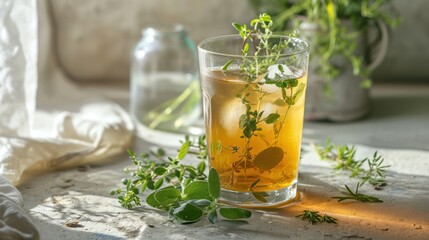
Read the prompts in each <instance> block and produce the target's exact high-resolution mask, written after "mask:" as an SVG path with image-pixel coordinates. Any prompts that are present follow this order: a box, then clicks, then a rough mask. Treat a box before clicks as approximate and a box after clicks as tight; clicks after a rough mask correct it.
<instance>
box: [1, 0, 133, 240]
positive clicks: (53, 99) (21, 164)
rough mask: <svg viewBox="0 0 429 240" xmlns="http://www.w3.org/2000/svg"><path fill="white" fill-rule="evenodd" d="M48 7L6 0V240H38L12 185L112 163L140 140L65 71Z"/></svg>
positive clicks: (116, 111)
mask: <svg viewBox="0 0 429 240" xmlns="http://www.w3.org/2000/svg"><path fill="white" fill-rule="evenodd" d="M45 1H46V0H38V1H37V0H0V235H1V238H2V239H16V238H21V239H38V233H37V230H36V229H35V228H34V226H33V225H32V224H31V222H30V220H29V219H28V218H27V217H26V216H25V212H24V211H23V210H22V208H21V206H22V204H23V201H22V197H21V195H20V193H19V192H18V190H16V188H14V187H13V186H12V185H18V184H19V183H20V182H22V181H23V180H25V179H26V177H27V175H29V174H30V173H33V172H37V173H39V174H40V173H43V172H46V171H52V170H57V169H63V168H68V167H73V166H79V165H83V164H89V163H99V162H103V161H106V160H107V159H108V158H109V157H111V156H114V155H116V154H119V153H121V152H123V151H124V150H125V149H126V148H127V147H128V146H129V145H130V144H131V141H132V137H133V130H134V125H133V122H132V120H131V119H130V117H129V115H128V114H127V112H126V111H125V110H124V109H122V108H121V107H120V106H118V105H117V104H115V103H112V102H108V101H106V100H104V99H102V98H101V97H99V96H97V95H98V94H97V93H96V92H89V91H87V90H84V89H80V88H78V87H76V86H75V85H74V84H73V83H71V82H70V81H69V80H68V79H67V78H66V77H65V75H64V74H63V73H62V72H61V69H60V68H59V67H58V64H57V63H56V61H55V58H54V57H53V56H55V55H54V54H53V49H52V46H54V43H53V42H52V41H51V29H50V27H49V25H50V23H49V17H48V16H49V15H48V11H47V7H46V5H47V4H46V2H45ZM36 92H37V97H36Z"/></svg>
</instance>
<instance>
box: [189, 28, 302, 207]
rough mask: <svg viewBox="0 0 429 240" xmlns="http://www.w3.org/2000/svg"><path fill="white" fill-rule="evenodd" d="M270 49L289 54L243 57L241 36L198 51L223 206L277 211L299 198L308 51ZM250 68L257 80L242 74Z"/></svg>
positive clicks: (289, 42)
mask: <svg viewBox="0 0 429 240" xmlns="http://www.w3.org/2000/svg"><path fill="white" fill-rule="evenodd" d="M254 41H257V40H254ZM269 42H270V44H271V45H272V46H274V45H275V44H279V43H286V47H285V48H284V49H283V51H281V52H280V53H279V54H278V55H277V56H272V55H268V56H267V55H264V53H262V54H261V53H260V54H258V55H257V56H254V51H256V50H255V49H256V48H255V47H253V45H251V46H250V50H249V54H248V56H246V57H243V56H242V55H241V53H242V48H243V46H244V45H243V39H242V38H241V37H240V36H239V35H229V36H220V37H215V38H210V39H207V40H204V41H203V42H201V43H200V44H199V46H198V52H199V63H200V74H201V84H202V93H203V109H204V120H205V127H206V134H207V141H208V142H207V144H208V150H209V163H210V166H211V167H213V168H215V169H216V170H217V171H218V173H219V175H220V181H221V188H222V193H221V199H222V200H223V201H224V202H227V203H230V204H233V205H240V206H248V207H251V206H275V205H279V204H282V203H284V202H286V201H289V200H291V199H293V198H295V196H296V189H297V178H298V166H299V159H300V150H301V136H302V128H303V116H304V100H305V89H306V84H307V69H308V57H309V51H308V49H309V44H308V43H307V42H305V41H303V40H300V39H297V38H292V37H286V36H272V37H271V38H270V40H269ZM261 52H264V51H261ZM227 63H228V64H227ZM249 63H250V65H252V66H253V67H254V68H255V69H254V73H255V75H254V77H253V78H249V76H248V75H246V74H245V73H244V71H245V70H244V69H245V68H248V66H250V65H249ZM266 63H270V65H269V67H268V68H265V69H258V67H260V66H262V65H263V64H266ZM261 68H262V67H261ZM267 77H268V78H267Z"/></svg>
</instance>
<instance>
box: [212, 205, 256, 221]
mask: <svg viewBox="0 0 429 240" xmlns="http://www.w3.org/2000/svg"><path fill="white" fill-rule="evenodd" d="M219 213H220V215H221V216H222V217H224V218H226V219H230V220H238V219H244V218H250V217H251V216H252V212H251V211H249V210H247V209H242V208H229V207H228V208H226V207H222V208H220V209H219Z"/></svg>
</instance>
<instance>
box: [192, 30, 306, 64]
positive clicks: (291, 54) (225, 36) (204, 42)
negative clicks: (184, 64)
mask: <svg viewBox="0 0 429 240" xmlns="http://www.w3.org/2000/svg"><path fill="white" fill-rule="evenodd" d="M237 37H239V38H240V39H242V37H241V36H240V35H239V34H230V35H221V36H216V37H210V38H206V39H204V40H202V41H201V42H200V43H199V44H198V50H201V51H203V52H205V53H210V54H212V55H217V56H223V57H230V58H243V57H244V58H254V57H255V56H252V55H250V56H242V55H239V54H230V53H221V52H217V51H211V50H207V49H205V48H203V47H202V45H204V44H206V43H209V42H214V41H217V40H220V39H228V38H237ZM270 38H289V39H293V40H297V41H299V42H302V43H304V44H305V47H304V48H302V49H298V50H293V51H291V52H290V53H281V54H279V55H277V56H279V57H289V56H294V55H298V54H300V53H303V52H307V51H309V49H310V43H309V42H308V41H306V40H303V39H300V38H296V37H290V36H285V35H278V34H273V35H271V37H270ZM268 56H270V55H260V56H256V57H258V58H259V57H261V58H263V57H268Z"/></svg>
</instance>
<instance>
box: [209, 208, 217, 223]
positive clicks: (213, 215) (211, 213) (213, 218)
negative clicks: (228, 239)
mask: <svg viewBox="0 0 429 240" xmlns="http://www.w3.org/2000/svg"><path fill="white" fill-rule="evenodd" d="M207 218H208V219H209V221H210V222H211V223H215V222H216V221H217V211H216V209H213V210H211V211H209V212H208V213H207Z"/></svg>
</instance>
